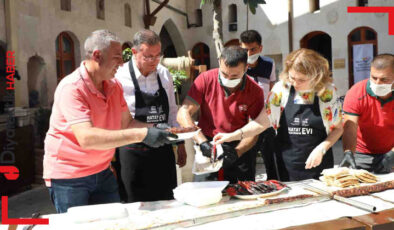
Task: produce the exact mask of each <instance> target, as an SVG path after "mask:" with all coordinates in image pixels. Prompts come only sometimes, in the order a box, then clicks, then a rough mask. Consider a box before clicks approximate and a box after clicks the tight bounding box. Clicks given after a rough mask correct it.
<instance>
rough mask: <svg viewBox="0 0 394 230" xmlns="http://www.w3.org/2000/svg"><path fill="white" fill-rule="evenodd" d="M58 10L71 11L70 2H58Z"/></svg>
mask: <svg viewBox="0 0 394 230" xmlns="http://www.w3.org/2000/svg"><path fill="white" fill-rule="evenodd" d="M60 9H61V10H65V11H71V0H60Z"/></svg>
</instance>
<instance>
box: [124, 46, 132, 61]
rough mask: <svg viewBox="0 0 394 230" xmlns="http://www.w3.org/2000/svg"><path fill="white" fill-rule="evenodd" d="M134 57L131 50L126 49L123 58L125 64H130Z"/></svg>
mask: <svg viewBox="0 0 394 230" xmlns="http://www.w3.org/2000/svg"><path fill="white" fill-rule="evenodd" d="M132 56H133V52H132V51H131V49H130V48H126V49H124V50H123V52H122V57H123V61H124V62H128V61H129V60H130V59H131V57H132Z"/></svg>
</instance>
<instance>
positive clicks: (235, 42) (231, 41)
mask: <svg viewBox="0 0 394 230" xmlns="http://www.w3.org/2000/svg"><path fill="white" fill-rule="evenodd" d="M240 45H241V43H240V42H239V39H232V40H230V41H228V42H226V43H225V44H224V47H228V46H240Z"/></svg>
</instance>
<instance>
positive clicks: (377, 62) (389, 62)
mask: <svg viewBox="0 0 394 230" xmlns="http://www.w3.org/2000/svg"><path fill="white" fill-rule="evenodd" d="M371 67H374V68H375V69H379V70H382V69H386V68H388V67H391V70H393V71H394V55H392V54H389V53H386V54H379V55H377V56H376V57H374V58H373V60H372V63H371Z"/></svg>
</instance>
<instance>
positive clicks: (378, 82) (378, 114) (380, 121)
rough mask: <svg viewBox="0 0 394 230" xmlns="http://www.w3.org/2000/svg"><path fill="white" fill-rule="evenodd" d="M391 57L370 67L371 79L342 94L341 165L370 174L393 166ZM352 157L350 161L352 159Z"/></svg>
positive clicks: (379, 59)
mask: <svg viewBox="0 0 394 230" xmlns="http://www.w3.org/2000/svg"><path fill="white" fill-rule="evenodd" d="M393 83H394V55H392V54H381V55H378V56H376V57H375V58H374V59H373V61H372V63H371V77H370V78H369V79H366V80H364V81H361V82H359V83H357V84H355V85H354V86H353V87H352V88H351V89H350V90H349V91H348V93H347V94H346V97H345V103H344V107H343V111H344V112H345V116H344V119H345V122H344V132H343V149H344V151H345V157H344V159H343V161H342V163H341V165H343V164H344V163H350V164H351V165H352V166H353V167H355V166H357V167H359V168H362V169H366V170H368V171H371V172H374V173H389V172H390V171H391V167H392V166H393V164H394V152H393V150H394V100H393V99H394V94H393ZM353 153H355V154H354V158H353Z"/></svg>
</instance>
